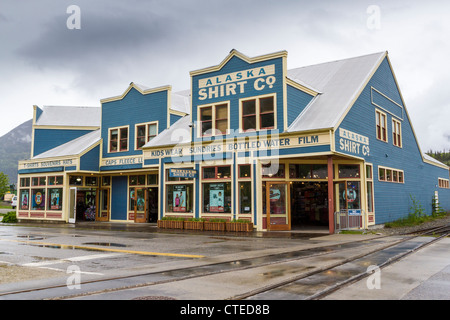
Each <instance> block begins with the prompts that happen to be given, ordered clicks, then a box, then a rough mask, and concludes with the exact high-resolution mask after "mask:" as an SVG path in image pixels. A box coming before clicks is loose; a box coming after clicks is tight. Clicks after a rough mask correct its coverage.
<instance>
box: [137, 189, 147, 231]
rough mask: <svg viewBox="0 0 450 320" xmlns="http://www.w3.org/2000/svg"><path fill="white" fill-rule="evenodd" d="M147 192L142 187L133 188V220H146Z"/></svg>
mask: <svg viewBox="0 0 450 320" xmlns="http://www.w3.org/2000/svg"><path fill="white" fill-rule="evenodd" d="M146 203H147V192H145V189H143V188H135V192H134V222H137V223H145V222H147V215H148V211H147V207H146V205H145V204H146Z"/></svg>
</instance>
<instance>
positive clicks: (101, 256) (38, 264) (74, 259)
mask: <svg viewBox="0 0 450 320" xmlns="http://www.w3.org/2000/svg"><path fill="white" fill-rule="evenodd" d="M121 255H124V254H123V253H106V254H93V255H89V256H79V257H72V258H67V259H58V260H50V261H41V262H30V263H24V264H21V266H23V267H43V266H49V265H52V264H58V263H66V262H78V261H86V260H95V259H106V258H113V257H117V256H121Z"/></svg>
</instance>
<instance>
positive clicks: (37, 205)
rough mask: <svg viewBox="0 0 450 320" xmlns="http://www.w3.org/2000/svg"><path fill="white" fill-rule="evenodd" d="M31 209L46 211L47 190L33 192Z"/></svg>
mask: <svg viewBox="0 0 450 320" xmlns="http://www.w3.org/2000/svg"><path fill="white" fill-rule="evenodd" d="M31 209H32V210H45V189H44V188H42V189H32V190H31Z"/></svg>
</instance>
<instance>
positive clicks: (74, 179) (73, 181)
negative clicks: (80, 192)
mask: <svg viewBox="0 0 450 320" xmlns="http://www.w3.org/2000/svg"><path fill="white" fill-rule="evenodd" d="M69 184H70V185H71V186H82V185H83V176H70V177H69Z"/></svg>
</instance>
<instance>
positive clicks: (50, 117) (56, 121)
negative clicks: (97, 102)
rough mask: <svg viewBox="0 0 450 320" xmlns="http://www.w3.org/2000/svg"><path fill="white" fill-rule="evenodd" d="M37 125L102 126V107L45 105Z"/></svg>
mask: <svg viewBox="0 0 450 320" xmlns="http://www.w3.org/2000/svg"><path fill="white" fill-rule="evenodd" d="M41 110H42V113H41V114H40V116H39V117H38V119H37V120H36V122H35V123H34V125H36V126H57V127H97V128H99V127H100V122H101V120H100V119H101V108H99V107H65V106H44V107H42V108H41Z"/></svg>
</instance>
